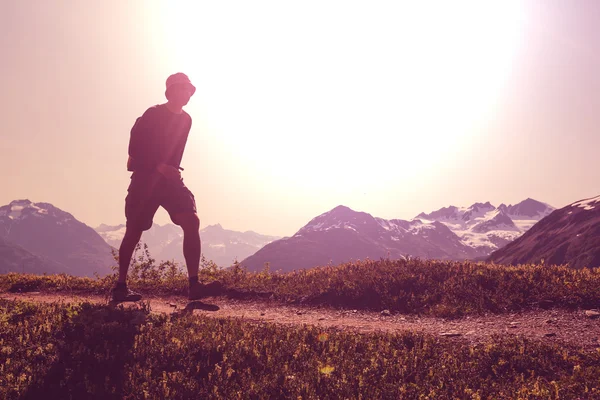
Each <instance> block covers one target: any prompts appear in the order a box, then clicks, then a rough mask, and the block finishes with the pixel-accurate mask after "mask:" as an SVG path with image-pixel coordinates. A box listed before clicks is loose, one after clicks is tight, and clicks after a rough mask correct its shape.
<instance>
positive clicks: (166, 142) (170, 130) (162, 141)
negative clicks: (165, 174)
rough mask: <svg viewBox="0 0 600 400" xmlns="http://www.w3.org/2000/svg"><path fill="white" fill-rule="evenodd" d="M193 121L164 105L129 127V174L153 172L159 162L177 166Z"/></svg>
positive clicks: (154, 108)
mask: <svg viewBox="0 0 600 400" xmlns="http://www.w3.org/2000/svg"><path fill="white" fill-rule="evenodd" d="M191 127H192V118H191V117H190V115H189V114H188V113H186V112H185V111H183V112H182V113H181V114H175V113H172V112H171V111H169V109H168V108H167V106H166V105H165V104H160V105H156V106H154V107H150V108H149V109H147V110H146V112H145V113H144V114H143V115H142V116H141V117H139V118H138V119H137V120H136V121H135V124H134V125H133V127H132V128H131V135H130V138H129V160H128V162H127V170H128V171H148V172H149V171H154V170H155V169H156V166H157V165H158V164H160V163H164V164H167V165H171V166H173V167H175V168H179V167H180V165H179V164H180V163H181V159H182V157H183V150H184V149H185V144H186V142H187V138H188V134H189V132H190V128H191Z"/></svg>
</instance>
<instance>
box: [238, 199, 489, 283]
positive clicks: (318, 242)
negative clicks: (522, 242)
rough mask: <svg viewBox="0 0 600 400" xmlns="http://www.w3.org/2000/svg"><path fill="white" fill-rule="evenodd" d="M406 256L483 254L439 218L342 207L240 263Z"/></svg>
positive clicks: (309, 263)
mask: <svg viewBox="0 0 600 400" xmlns="http://www.w3.org/2000/svg"><path fill="white" fill-rule="evenodd" d="M405 256H413V257H423V258H437V259H468V258H473V257H476V256H481V254H480V253H479V252H478V251H477V250H475V249H473V248H471V247H469V246H467V245H465V244H463V243H462V242H461V240H460V238H459V237H458V236H457V235H456V234H454V233H453V232H452V231H451V230H450V229H449V228H448V227H447V226H446V225H445V224H443V223H441V222H437V221H434V222H432V223H423V221H421V220H419V219H414V220H412V221H405V220H399V219H392V220H385V219H382V218H375V217H373V216H371V215H370V214H367V213H365V212H356V211H353V210H351V209H350V208H348V207H345V206H338V207H336V208H334V209H332V210H331V211H328V212H326V213H324V214H321V215H319V216H317V217H315V218H313V219H312V220H311V221H310V222H309V223H308V224H307V225H305V226H304V227H302V228H301V229H300V230H299V231H298V232H296V234H294V236H292V237H287V238H283V239H280V240H277V241H274V242H272V243H269V244H267V245H266V246H265V247H263V248H262V249H260V250H259V251H257V252H256V253H255V254H254V255H252V256H250V257H248V258H246V259H244V260H243V261H242V262H241V264H242V265H243V266H246V267H247V268H248V270H250V271H257V270H262V269H263V268H264V265H265V263H267V262H268V263H269V264H270V268H271V269H272V270H282V271H284V272H285V271H291V270H295V269H302V268H311V267H315V266H320V265H327V264H328V263H332V264H340V263H343V262H347V261H350V260H352V259H364V258H367V257H368V258H370V259H378V258H381V257H390V258H402V257H405Z"/></svg>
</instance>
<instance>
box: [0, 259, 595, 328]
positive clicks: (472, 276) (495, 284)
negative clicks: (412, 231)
mask: <svg viewBox="0 0 600 400" xmlns="http://www.w3.org/2000/svg"><path fill="white" fill-rule="evenodd" d="M137 254H139V255H137ZM134 261H135V262H134V263H133V265H132V268H131V270H130V277H129V285H130V286H131V287H132V288H133V289H135V290H138V291H140V292H142V293H144V294H148V295H183V294H184V293H185V290H186V288H187V274H186V273H185V272H184V271H183V270H182V268H181V267H180V266H178V265H177V264H175V263H172V262H168V261H167V262H162V263H156V261H155V260H154V259H152V258H151V256H150V254H149V253H148V250H147V248H146V249H144V250H143V251H141V254H140V252H138V253H136V257H135V259H134ZM115 276H116V275H108V276H105V277H96V278H81V277H73V276H68V275H47V276H45V275H27V274H16V273H12V274H6V275H0V291H22V292H23V291H69V292H74V293H90V294H107V293H108V291H109V289H110V287H111V286H112V285H113V283H114V281H115ZM215 279H218V280H220V281H221V282H223V284H224V285H225V288H226V290H225V292H224V295H228V296H238V297H239V296H243V297H269V298H272V299H274V300H278V301H284V302H297V303H304V304H319V305H325V306H331V307H340V308H353V309H369V310H383V309H387V310H390V311H392V312H394V311H396V312H402V313H418V314H423V315H433V316H439V317H460V316H463V315H467V314H482V313H502V312H514V311H520V310H525V309H530V308H535V307H561V308H571V309H576V308H595V307H598V306H600V269H579V270H576V269H571V268H568V267H564V266H548V265H520V266H516V267H507V266H501V265H494V264H488V263H476V262H468V261H467V262H451V261H433V260H420V259H410V260H387V259H381V260H373V261H370V260H364V261H356V262H350V263H346V264H342V265H339V266H324V267H320V268H314V269H310V270H301V271H295V272H291V273H286V274H281V273H278V272H271V271H269V268H268V266H266V267H265V270H264V271H262V272H258V273H250V272H248V271H246V270H245V269H244V268H242V267H240V265H239V264H235V265H234V266H233V267H231V268H228V269H226V270H223V269H219V268H218V267H217V266H216V265H215V264H214V263H212V262H210V261H207V260H203V261H202V268H201V271H200V280H202V281H205V282H207V281H211V280H215Z"/></svg>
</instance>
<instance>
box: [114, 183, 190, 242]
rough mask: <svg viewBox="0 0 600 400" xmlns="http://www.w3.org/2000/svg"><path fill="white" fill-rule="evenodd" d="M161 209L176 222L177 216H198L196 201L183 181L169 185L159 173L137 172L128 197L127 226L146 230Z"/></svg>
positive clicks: (130, 185)
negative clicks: (193, 214)
mask: <svg viewBox="0 0 600 400" xmlns="http://www.w3.org/2000/svg"><path fill="white" fill-rule="evenodd" d="M160 206H162V207H163V208H164V209H165V210H167V212H168V213H169V216H170V217H171V221H173V223H174V224H177V222H176V221H175V219H174V216H175V214H178V213H187V212H189V213H196V200H195V199H194V195H193V194H192V192H191V191H190V190H189V189H188V188H187V187H186V186H185V184H184V183H183V181H181V182H178V183H173V182H168V181H167V180H166V179H165V177H164V176H162V175H161V174H160V173H158V172H151V173H146V172H134V173H133V174H132V175H131V183H130V184H129V188H128V189H127V196H126V197H125V217H126V218H127V227H128V228H133V229H139V230H142V231H146V230H148V229H150V228H151V227H152V220H153V219H154V214H156V211H157V210H158V207H160Z"/></svg>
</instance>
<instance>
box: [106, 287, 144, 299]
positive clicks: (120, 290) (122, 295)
mask: <svg viewBox="0 0 600 400" xmlns="http://www.w3.org/2000/svg"><path fill="white" fill-rule="evenodd" d="M111 297H112V301H117V302H121V301H138V300H141V299H142V295H141V294H139V293H136V292H134V291H133V290H130V289H129V288H127V286H125V287H114V288H113V289H112V291H111Z"/></svg>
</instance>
